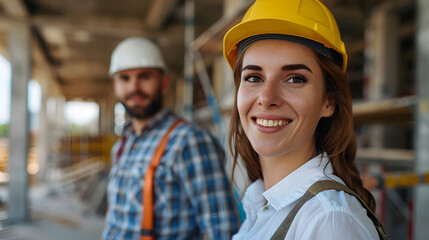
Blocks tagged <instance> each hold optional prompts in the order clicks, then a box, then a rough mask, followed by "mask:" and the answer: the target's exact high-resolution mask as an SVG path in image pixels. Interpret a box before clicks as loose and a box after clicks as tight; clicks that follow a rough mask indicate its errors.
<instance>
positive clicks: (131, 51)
mask: <svg viewBox="0 0 429 240" xmlns="http://www.w3.org/2000/svg"><path fill="white" fill-rule="evenodd" d="M135 68H159V69H162V70H164V71H165V70H167V69H166V65H165V63H164V60H163V58H162V56H161V51H160V50H159V48H158V47H157V46H156V45H155V44H154V43H153V42H151V41H150V40H148V39H145V38H141V37H133V38H127V39H125V40H123V41H122V42H120V43H119V44H118V46H116V48H115V49H114V50H113V53H112V57H111V59H110V69H109V74H110V75H111V76H113V74H115V73H117V72H119V71H123V70H128V69H135Z"/></svg>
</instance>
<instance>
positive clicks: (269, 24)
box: [223, 0, 347, 72]
mask: <svg viewBox="0 0 429 240" xmlns="http://www.w3.org/2000/svg"><path fill="white" fill-rule="evenodd" d="M256 36H265V37H266V38H265V39H272V37H273V36H274V39H285V40H291V41H295V42H298V43H302V44H304V45H307V46H309V47H310V48H313V49H314V50H316V51H317V52H320V51H319V50H322V54H323V55H325V56H326V55H327V57H329V58H331V59H332V60H334V61H335V62H337V63H338V64H340V65H341V66H342V69H343V71H344V72H345V71H346V68H347V53H346V48H345V45H344V42H343V41H342V40H341V35H340V31H339V30H338V26H337V22H336V21H335V18H334V16H333V15H332V13H331V12H330V11H329V9H328V8H327V7H326V6H325V5H323V4H322V3H321V2H320V1H318V0H256V1H255V3H253V5H252V6H250V8H249V9H248V10H247V12H246V14H245V15H244V17H243V19H242V20H241V22H240V23H239V24H237V25H235V26H234V27H233V28H231V29H230V30H229V31H228V32H227V33H226V34H225V37H224V38H223V54H224V56H225V58H226V60H227V62H228V64H229V65H230V67H231V68H233V66H234V63H235V61H236V59H237V57H238V55H239V45H240V43H242V41H243V40H245V39H249V38H254V37H256ZM263 39H264V38H263ZM253 42H254V41H253ZM251 43H252V41H251ZM248 44H249V43H248ZM249 45H250V44H249Z"/></svg>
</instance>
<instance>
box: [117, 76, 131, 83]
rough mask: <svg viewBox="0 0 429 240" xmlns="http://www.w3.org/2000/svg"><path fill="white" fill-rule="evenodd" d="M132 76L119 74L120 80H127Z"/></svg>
mask: <svg viewBox="0 0 429 240" xmlns="http://www.w3.org/2000/svg"><path fill="white" fill-rule="evenodd" d="M129 79H130V78H129V77H128V76H119V80H121V81H123V82H126V81H128V80H129Z"/></svg>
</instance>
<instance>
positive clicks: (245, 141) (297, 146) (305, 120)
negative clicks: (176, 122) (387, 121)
mask: <svg viewBox="0 0 429 240" xmlns="http://www.w3.org/2000/svg"><path fill="white" fill-rule="evenodd" d="M224 55H225V58H226V60H227V61H228V63H229V64H230V66H231V68H232V69H233V71H234V81H235V86H236V96H235V104H234V108H233V111H232V117H231V126H230V136H229V141H230V147H231V152H232V156H233V158H234V165H235V166H236V165H237V164H238V158H239V157H240V158H241V159H242V161H243V163H244V166H245V168H246V171H247V175H248V176H249V180H250V181H251V182H252V184H251V185H250V186H249V187H248V188H247V190H246V193H245V195H244V197H243V207H244V210H245V211H246V220H245V222H244V223H243V225H242V226H241V228H240V230H239V232H238V233H237V234H236V235H234V237H233V239H234V240H240V239H246V240H249V239H250V240H251V239H255V240H256V239H276V240H279V239H312V240H314V239H344V238H345V236H353V239H378V238H379V237H380V238H382V239H383V238H385V233H384V230H383V229H382V227H381V225H380V223H379V222H378V220H377V219H376V218H375V217H374V214H373V211H374V209H375V202H374V198H373V197H372V195H371V193H370V192H368V191H367V190H366V189H365V188H363V186H362V181H361V179H360V177H359V172H358V171H357V167H356V164H355V155H356V139H355V136H354V133H353V116H352V111H351V109H352V105H351V94H350V90H349V87H348V81H347V76H346V74H345V71H346V67H347V53H346V52H345V46H344V43H343V42H342V40H341V35H340V33H339V30H338V26H337V24H336V21H335V19H334V17H333V16H332V14H331V13H330V11H329V10H328V9H327V8H326V7H325V6H324V5H323V4H322V3H320V2H319V1H318V0H289V1H284V0H256V1H255V3H254V4H253V5H252V6H251V7H250V8H249V10H248V11H247V12H246V14H245V15H244V17H243V20H242V21H241V23H239V24H237V25H236V26H234V27H233V28H232V29H230V30H229V31H228V32H227V33H226V35H225V37H224ZM316 195H317V196H316ZM315 196H316V197H315Z"/></svg>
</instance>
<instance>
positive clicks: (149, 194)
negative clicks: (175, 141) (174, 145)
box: [140, 119, 184, 240]
mask: <svg viewBox="0 0 429 240" xmlns="http://www.w3.org/2000/svg"><path fill="white" fill-rule="evenodd" d="M182 122H184V120H183V119H177V120H176V121H175V122H174V123H173V124H172V125H171V126H170V128H169V129H168V130H167V133H165V135H164V137H163V138H162V140H161V142H160V143H159V145H158V147H157V149H156V150H155V153H154V155H153V158H152V161H151V162H150V165H149V167H148V169H147V172H146V175H145V176H144V186H143V190H142V192H143V197H142V205H143V208H142V209H143V217H142V221H141V232H140V240H153V239H154V232H153V177H154V175H155V170H156V168H157V167H158V165H159V163H160V162H161V158H162V155H163V154H164V150H165V147H166V146H167V143H168V140H169V136H170V133H171V132H172V131H173V130H174V129H175V128H176V127H177V126H178V125H179V124H180V123H182Z"/></svg>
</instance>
